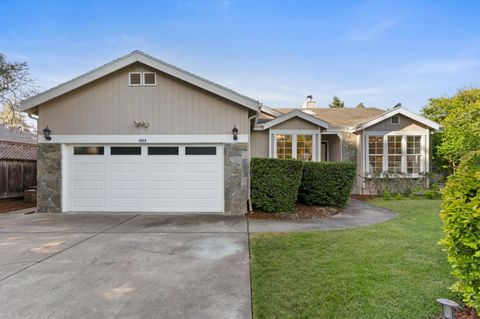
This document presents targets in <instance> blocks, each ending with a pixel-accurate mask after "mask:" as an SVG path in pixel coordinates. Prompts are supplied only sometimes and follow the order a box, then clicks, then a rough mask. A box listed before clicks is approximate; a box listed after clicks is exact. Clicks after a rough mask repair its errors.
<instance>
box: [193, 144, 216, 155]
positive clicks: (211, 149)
mask: <svg viewBox="0 0 480 319" xmlns="http://www.w3.org/2000/svg"><path fill="white" fill-rule="evenodd" d="M185 155H217V148H216V147H215V146H187V147H185Z"/></svg>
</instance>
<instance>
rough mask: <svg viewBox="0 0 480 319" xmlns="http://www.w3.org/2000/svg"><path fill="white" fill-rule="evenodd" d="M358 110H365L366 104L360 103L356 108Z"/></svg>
mask: <svg viewBox="0 0 480 319" xmlns="http://www.w3.org/2000/svg"><path fill="white" fill-rule="evenodd" d="M356 108H358V109H364V108H365V104H363V102H360V103H358V105H357V106H356Z"/></svg>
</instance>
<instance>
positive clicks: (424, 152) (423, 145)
mask: <svg viewBox="0 0 480 319" xmlns="http://www.w3.org/2000/svg"><path fill="white" fill-rule="evenodd" d="M428 135H429V131H395V132H380V131H369V132H365V135H364V143H363V144H364V145H363V150H364V161H363V171H364V173H365V174H366V176H367V177H368V176H371V174H370V162H369V157H370V150H369V148H368V138H369V137H370V136H382V137H383V155H382V157H383V162H382V174H380V177H384V172H388V136H402V175H403V174H404V175H405V177H412V178H419V177H421V176H422V174H424V173H428V172H429V165H428V163H427V161H428V160H429V156H430V155H429V153H428V152H429V147H428V144H427V143H428V137H429V136H428ZM407 136H420V137H421V138H420V149H421V155H420V156H421V157H420V173H419V174H417V173H412V174H408V173H407ZM389 174H392V175H394V174H393V173H389Z"/></svg>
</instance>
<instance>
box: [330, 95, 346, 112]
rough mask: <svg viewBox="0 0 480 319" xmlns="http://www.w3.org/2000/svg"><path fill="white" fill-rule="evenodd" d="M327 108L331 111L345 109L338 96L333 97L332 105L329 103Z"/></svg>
mask: <svg viewBox="0 0 480 319" xmlns="http://www.w3.org/2000/svg"><path fill="white" fill-rule="evenodd" d="M329 106H330V107H331V108H332V109H338V108H343V107H345V103H344V102H343V101H342V100H340V99H339V98H338V96H336V95H335V96H334V97H333V101H332V103H330V104H329Z"/></svg>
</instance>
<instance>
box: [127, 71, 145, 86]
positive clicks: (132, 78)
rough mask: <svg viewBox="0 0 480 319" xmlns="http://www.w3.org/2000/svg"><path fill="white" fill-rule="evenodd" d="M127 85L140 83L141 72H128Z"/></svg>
mask: <svg viewBox="0 0 480 319" xmlns="http://www.w3.org/2000/svg"><path fill="white" fill-rule="evenodd" d="M128 85H131V86H135V85H142V73H141V72H130V73H129V74H128Z"/></svg>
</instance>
